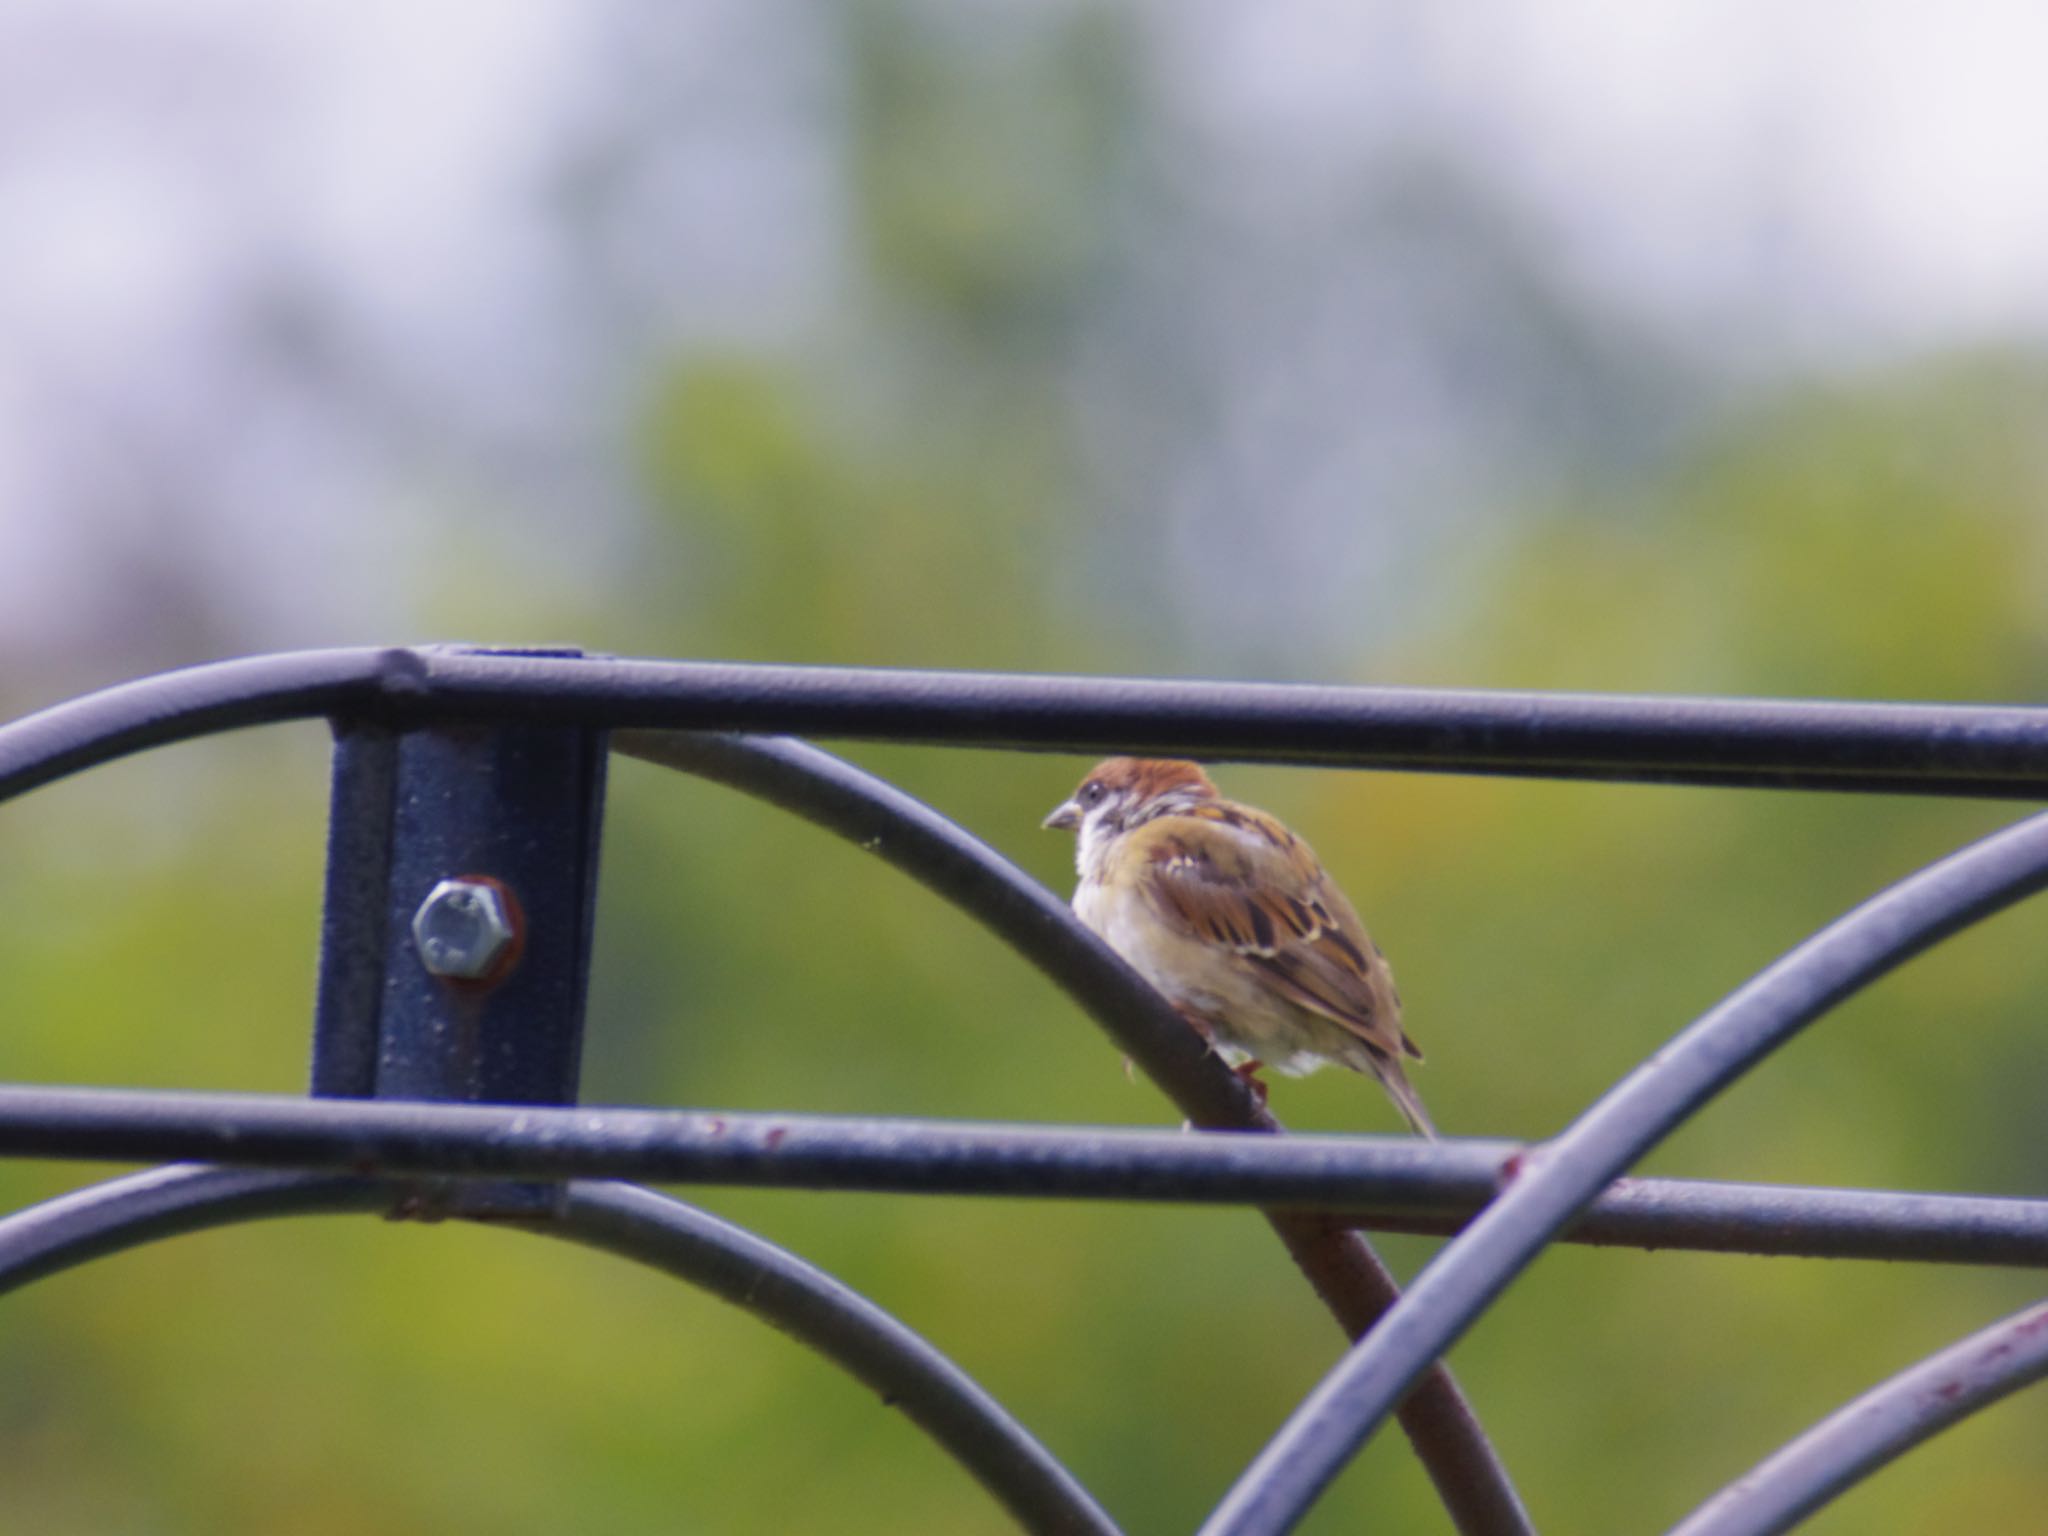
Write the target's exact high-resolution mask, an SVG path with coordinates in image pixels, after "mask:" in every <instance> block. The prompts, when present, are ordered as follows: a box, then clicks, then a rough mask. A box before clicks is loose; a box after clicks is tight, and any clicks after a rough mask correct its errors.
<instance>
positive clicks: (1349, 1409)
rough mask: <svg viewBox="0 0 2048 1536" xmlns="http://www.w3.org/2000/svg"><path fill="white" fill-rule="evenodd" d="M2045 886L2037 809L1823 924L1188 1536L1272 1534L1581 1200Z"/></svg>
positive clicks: (1624, 1084) (1526, 1197)
mask: <svg viewBox="0 0 2048 1536" xmlns="http://www.w3.org/2000/svg"><path fill="white" fill-rule="evenodd" d="M2044 885H2048V815H2043V816H2036V817H2033V818H2031V819H2029V820H2027V821H2024V822H2021V823H2019V824H2018V825H2017V826H2014V827H2009V828H2007V829H2006V830H2005V831H2003V832H1999V833H1995V834H1993V835H1992V836H1990V837H1987V838H1984V839H1983V840H1981V841H1980V842H1977V843H1974V844H1972V845H1970V846H1969V847H1967V848H1965V849H1963V850H1962V851H1961V852H1959V853H1955V854H1952V855H1950V856H1949V857H1948V858H1946V859H1943V860H1942V861H1940V862H1939V863H1936V864H1933V865H1930V866H1928V867H1927V868H1925V869H1923V870H1921V871H1919V872H1918V873H1916V874H1914V875H1912V876H1910V877H1908V878H1907V879H1905V880H1902V881H1900V882H1899V883H1898V884H1896V885H1894V886H1892V887H1891V888H1890V889H1888V890H1886V891H1883V892H1881V893H1880V894H1878V895H1877V896H1874V897H1872V898H1871V899H1870V900H1869V901H1867V902H1865V903H1864V904H1863V905H1861V906H1859V907H1857V908H1855V909H1854V910H1853V911H1851V912H1849V913H1847V914H1846V915H1845V916H1843V917H1841V918H1838V919H1837V920H1836V921H1835V922H1833V923H1832V924H1830V925H1829V926H1828V927H1826V928H1823V929H1822V930H1821V931H1820V932H1819V933H1817V934H1815V935H1814V936H1813V937H1812V938H1810V939H1808V940H1807V941H1806V942H1805V943H1803V944H1801V945H1800V946H1799V947H1798V948H1796V949H1794V950H1792V951H1791V952H1790V953H1789V954H1787V955H1785V956H1784V957H1783V958H1781V959H1780V960H1778V961H1777V962H1776V963H1775V964H1774V965H1772V966H1770V967H1769V968H1768V969H1766V970H1765V971H1763V972H1761V973H1760V974H1759V975H1757V976H1756V977H1754V978H1753V979H1752V980H1751V981H1750V982H1749V983H1748V984H1747V985H1745V986H1743V987H1742V988H1740V989H1739V990H1738V991H1736V992H1735V993H1733V994H1732V995H1731V996H1729V997H1728V998H1727V999H1725V1000H1724V1001H1723V1002H1722V1003H1720V1004H1719V1005H1718V1006H1717V1007H1715V1008H1714V1009H1712V1010H1711V1011H1709V1012H1708V1013H1707V1014H1705V1015H1704V1016H1702V1017H1701V1018H1700V1019H1699V1020H1697V1021H1696V1022H1695V1023H1693V1024H1692V1025H1691V1026H1689V1027H1688V1028H1687V1029H1686V1030H1685V1031H1684V1032H1683V1033H1681V1034H1680V1035H1679V1036H1678V1037H1677V1038H1676V1039H1674V1040H1673V1041H1672V1042H1671V1043H1670V1044H1669V1045H1667V1046H1665V1047H1664V1049H1663V1050H1661V1051H1659V1052H1658V1053H1657V1054H1656V1055H1655V1056H1653V1057H1651V1058H1650V1060H1649V1061H1647V1062H1646V1063H1644V1064H1643V1065H1642V1066H1640V1067H1638V1068H1637V1069H1636V1070H1635V1071H1634V1072H1633V1073H1631V1074H1630V1075H1629V1076H1628V1077H1626V1078H1624V1079H1623V1080H1622V1081H1621V1083H1619V1084H1618V1085H1617V1086H1616V1087H1614V1088H1613V1089H1611V1090H1610V1091H1609V1092H1608V1093H1607V1094H1606V1095H1605V1096H1604V1097H1602V1098H1601V1099H1600V1100H1599V1101H1598V1102H1597V1103H1596V1104H1594V1105H1593V1107H1592V1108H1591V1109H1589V1110H1587V1111H1586V1113H1585V1114H1583V1115H1581V1116H1580V1117H1579V1118H1578V1119H1577V1120H1576V1121H1574V1122H1573V1123H1572V1124H1571V1125H1570V1126H1569V1127H1568V1128H1567V1129H1566V1130H1565V1131H1564V1133H1563V1134H1562V1135H1560V1136H1558V1137H1557V1139H1556V1140H1554V1141H1552V1142H1550V1143H1548V1144H1546V1145H1544V1146H1542V1147H1539V1148H1536V1149H1534V1150H1532V1151H1531V1153H1530V1154H1529V1156H1528V1157H1527V1159H1526V1160H1525V1162H1524V1165H1523V1167H1522V1168H1521V1169H1520V1170H1519V1171H1518V1172H1517V1174H1516V1176H1515V1177H1514V1179H1513V1182H1511V1183H1510V1184H1509V1186H1508V1188H1507V1189H1506V1190H1505V1191H1504V1192H1503V1193H1502V1195H1501V1197H1500V1198H1499V1199H1498V1200H1496V1201H1495V1202H1494V1203H1493V1204H1492V1205H1491V1206H1489V1207H1488V1208H1487V1209H1486V1210H1485V1211H1483V1212H1482V1213H1481V1214H1480V1216H1479V1218H1478V1219H1477V1220H1476V1221H1474V1222H1473V1223H1472V1225H1471V1226H1470V1227H1469V1228H1467V1229H1466V1231H1465V1233H1464V1234H1463V1235H1462V1236H1461V1237H1458V1238H1456V1239H1455V1240H1453V1241H1452V1242H1451V1243H1450V1244H1449V1245H1447V1246H1446V1247H1445V1248H1444V1250H1443V1251H1442V1252H1441V1253H1440V1254H1439V1255H1438V1256H1437V1257H1436V1259H1435V1260H1434V1261H1433V1262H1432V1263H1431V1264H1430V1265H1429V1266H1428V1267H1427V1268H1426V1269H1424V1270H1423V1272H1422V1273H1421V1274H1420V1275H1419V1276H1417V1278H1416V1280H1415V1282H1414V1283H1413V1284H1412V1285H1411V1286H1410V1288H1409V1290H1408V1294H1407V1295H1406V1296H1404V1297H1402V1299H1401V1300H1400V1301H1399V1302H1398V1303H1396V1304H1395V1306H1394V1308H1393V1310H1392V1311H1390V1312H1389V1313H1388V1314H1387V1316H1386V1318H1385V1319H1384V1320H1383V1321H1382V1322H1381V1324H1380V1326H1379V1327H1378V1328H1376V1329H1374V1330H1373V1332H1372V1333H1371V1334H1370V1335H1369V1336H1368V1337H1367V1338H1366V1339H1365V1341H1364V1342H1363V1343H1361V1344H1360V1345H1358V1346H1357V1347H1356V1348H1354V1349H1353V1350H1352V1351H1351V1353H1350V1354H1349V1355H1348V1356H1347V1357H1346V1358H1345V1359H1344V1360H1343V1361H1342V1362H1340V1363H1339V1364H1338V1366H1337V1367H1336V1369H1335V1370H1333V1371H1332V1372H1331V1373H1330V1374H1329V1375H1328V1376H1326V1377H1325V1378H1324V1379H1323V1381H1322V1382H1321V1384H1320V1385H1318V1386H1317V1388H1316V1389H1315V1390H1314V1391H1313V1392H1311V1393H1310V1394H1309V1395H1308V1397H1307V1398H1305V1399H1304V1400H1303V1401H1302V1403H1301V1404H1300V1406H1299V1407H1297V1408H1296V1409H1295V1411H1294V1413H1293V1414H1292V1415H1291V1416H1290V1417H1289V1419H1288V1421H1287V1423H1286V1424H1285V1425H1284V1426H1282V1428H1281V1430H1280V1433H1279V1434H1278V1435H1276V1436H1275V1437H1274V1438H1273V1440H1272V1441H1271V1442H1270V1443H1269V1444H1268V1445H1267V1446H1266V1448H1265V1449H1264V1450H1263V1451H1261V1452H1260V1453H1259V1455H1258V1456H1257V1457H1256V1458H1255V1459H1254V1460H1253V1462H1252V1464H1251V1465H1250V1466H1249V1467H1248V1468H1246V1469H1245V1472H1244V1474H1243V1475H1242V1476H1241V1477H1240V1478H1239V1479H1238V1482H1237V1484H1236V1485H1235V1486H1234V1487H1233V1488H1232V1489H1231V1490H1230V1492H1229V1494H1227V1495H1226V1496H1225V1498H1224V1500H1223V1502H1222V1503H1221V1504H1219V1505H1218V1506H1217V1507H1216V1510H1215V1513H1214V1514H1212V1515H1211V1516H1210V1518H1209V1520H1208V1521H1207V1522H1206V1523H1205V1524H1204V1525H1203V1527H1202V1531H1203V1536H1280V1533H1281V1532H1284V1531H1288V1530H1291V1529H1293V1527H1294V1525H1295V1523H1296V1522H1297V1521H1298V1520H1300V1519H1301V1517H1302V1516H1303V1515H1304V1514H1305V1513H1306V1512H1307V1510H1308V1508H1309V1506H1310V1505H1311V1504H1312V1503H1314V1501H1315V1499H1316V1496H1317V1495H1318V1494H1320V1493H1321V1492H1322V1490H1323V1489H1324V1488H1326V1487H1327V1486H1328V1485H1329V1483H1330V1482H1331V1480H1332V1479H1334V1478H1335V1477H1336V1475H1337V1473H1338V1472H1339V1471H1340V1470H1341V1469H1342V1467H1343V1465H1344V1463H1345V1462H1346V1461H1347V1460H1349V1459H1350V1457H1351V1456H1352V1455H1353V1454H1354V1453H1355V1452H1356V1451H1357V1450H1358V1448H1359V1447H1360V1446H1361V1445H1363V1444H1364V1443H1365V1441H1366V1439H1367V1438H1368V1437H1369V1436H1370V1435H1371V1434H1372V1432H1373V1430H1374V1429H1375V1428H1377V1427H1378V1425H1379V1423H1380V1421H1381V1420H1382V1419H1383V1418H1384V1417H1385V1416H1386V1414H1387V1412H1388V1410H1389V1409H1390V1408H1391V1406H1392V1405H1393V1404H1394V1403H1395V1402H1396V1401H1397V1400H1398V1399H1399V1398H1400V1395H1401V1393H1402V1392H1403V1391H1404V1390H1405V1389H1406V1387H1407V1384H1408V1383H1409V1382H1410V1381H1411V1380H1413V1379H1414V1377H1415V1375H1416V1373H1417V1372H1418V1371H1420V1370H1422V1369H1424V1368H1425V1367H1426V1366H1427V1365H1428V1364H1429V1363H1430V1362H1431V1361H1433V1360H1435V1359H1437V1358H1438V1357H1439V1356H1440V1355H1441V1354H1442V1353H1443V1352H1444V1351H1445V1350H1446V1349H1448V1348H1449V1347H1450V1345H1451V1344H1452V1342H1453V1341H1455V1340H1456V1339H1457V1338H1458V1337H1459V1336H1460V1335H1461V1334H1462V1333H1464V1331H1465V1330H1466V1329H1467V1328H1469V1327H1470V1326H1471V1325H1472V1323H1473V1321H1474V1320H1475V1319H1476V1318H1477V1317H1478V1315H1479V1313H1480V1312H1481V1311H1482V1310H1483V1309H1484V1308H1485V1307H1486V1305H1487V1304H1488V1303H1489V1302H1491V1301H1492V1300H1493V1298H1494V1297H1495V1296H1497V1295H1499V1294H1500V1292H1501V1290H1502V1289H1504V1288H1505V1287H1506V1285H1507V1284H1508V1282H1509V1281H1510V1280H1512V1279H1513V1278H1514V1277H1515V1276H1516V1275H1517V1274H1519V1273H1520V1272H1521V1271H1522V1270H1523V1268H1525V1267H1526V1266H1527V1265H1528V1263H1529V1262H1530V1260H1531V1259H1533V1258H1534V1257H1535V1256H1536V1254H1537V1253H1538V1252H1539V1251H1540V1250H1541V1249H1542V1247H1543V1245H1544V1244H1545V1243H1547V1242H1548V1241H1549V1240H1550V1239H1551V1237H1553V1236H1554V1235H1555V1234H1556V1233H1557V1232H1558V1231H1559V1230H1560V1229H1561V1228H1562V1227H1563V1226H1564V1225H1565V1224H1566V1223H1567V1222H1568V1221H1569V1220H1570V1219H1571V1218H1572V1216H1573V1215H1574V1214H1575V1213H1576V1212H1578V1211H1579V1210H1581V1209H1582V1208H1583V1207H1584V1206H1585V1205H1586V1204H1587V1202H1588V1201H1590V1200H1591V1199H1592V1198H1593V1196H1594V1194H1595V1193H1596V1192H1597V1191H1598V1190H1600V1189H1601V1188H1602V1187H1604V1186H1605V1185H1606V1184H1607V1183H1608V1182H1609V1181H1611V1180H1612V1179H1613V1178H1614V1177H1615V1176H1616V1175H1617V1174H1619V1173H1620V1172H1621V1171H1622V1170H1623V1169H1625V1168H1627V1167H1628V1166H1629V1164H1631V1163H1632V1162H1634V1161H1635V1160H1636V1159H1637V1158H1638V1157H1640V1156H1642V1154H1643V1153H1644V1152H1646V1151H1647V1150H1649V1149H1650V1148H1651V1147H1653V1146H1655V1145H1656V1144H1657V1142H1658V1141H1660V1140H1662V1139H1663V1137H1664V1136H1665V1135H1666V1134H1668V1133H1669V1132H1670V1130H1671V1129H1672V1127H1674V1126H1675V1125H1677V1124H1678V1123H1679V1122H1680V1121H1681V1120H1683V1119H1684V1118H1685V1117H1686V1116H1687V1115H1689V1114H1691V1113H1692V1112H1693V1111H1694V1110H1695V1109H1697V1108H1698V1107H1699V1106H1700V1105H1702V1104H1704V1103H1705V1102H1706V1101H1707V1100H1708V1099H1710V1098H1712V1097H1713V1095H1714V1094H1715V1093H1717V1092H1719V1091H1720V1089H1722V1088H1724V1087H1726V1086H1727V1085H1728V1084H1729V1083H1731V1082H1733V1081H1734V1080H1735V1079H1736V1078H1737V1077H1738V1076H1740V1075H1741V1074H1742V1073H1743V1072H1744V1071H1745V1070H1746V1069H1747V1068H1749V1067H1750V1066H1752V1065H1753V1064H1754V1063H1756V1062H1757V1061H1759V1060H1760V1059H1762V1057H1763V1056H1765V1055H1766V1054H1767V1053H1768V1052H1770V1051H1771V1050H1772V1049H1774V1048H1775V1047H1776V1046H1778V1045H1779V1044H1781V1043H1783V1042H1784V1041H1785V1040H1786V1039H1788V1038H1790V1037H1791V1036H1792V1035H1793V1034H1794V1033H1796V1032H1797V1031H1798V1030H1799V1029H1800V1028H1801V1027H1803V1026H1804V1025H1806V1024H1808V1023H1810V1022H1812V1021H1813V1020H1814V1019H1816V1018H1818V1017H1819V1016H1820V1015H1821V1014H1823V1013H1825V1012H1826V1011H1827V1010H1828V1009H1829V1008H1831V1007H1833V1006H1834V1005H1835V1004H1836V1003H1839V1002H1841V1001H1842V1000H1843V999H1844V998H1846V997H1848V996H1850V995H1851V994H1852V993H1854V992H1856V991H1857V990H1858V989H1860V988H1862V987H1863V986H1865V985H1867V984H1868V983H1870V982H1872V981H1874V980H1876V979H1877V978H1878V977H1879V976H1882V975H1883V974H1885V972H1887V971H1889V970H1891V969H1892V968H1893V967H1895V966H1897V965H1900V964H1902V963H1903V962H1904V961H1906V960H1908V959H1910V958H1911V957H1912V956H1913V955H1916V954H1918V953H1919V952H1920V951H1921V950H1923V949H1926V948H1927V947H1928V946H1929V945H1932V944H1935V943H1937V942H1939V941H1940V940H1941V939H1943V938H1946V937H1947V936H1948V935H1949V934H1952V933H1954V932H1956V931H1957V930H1959V929H1961V928H1964V927H1967V926H1968V925H1969V924H1971V923H1974V922H1976V921H1978V920H1979V919H1981V918H1984V917H1988V916H1990V915H1991V914H1992V913H1993V912H1996V911H1998V910H2000V909H2001V908H2003V907H2006V906H2009V905H2011V904H2012V903H2013V902H2016V901H2018V900H2020V899H2021V898H2023V897H2025V896H2028V895H2031V894H2032V893H2034V892H2035V891H2038V890H2040V889H2041V888H2042V887H2043V886H2044Z"/></svg>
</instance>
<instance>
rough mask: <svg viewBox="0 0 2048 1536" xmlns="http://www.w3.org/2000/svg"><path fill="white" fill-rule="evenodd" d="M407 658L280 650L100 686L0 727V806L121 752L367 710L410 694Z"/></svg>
mask: <svg viewBox="0 0 2048 1536" xmlns="http://www.w3.org/2000/svg"><path fill="white" fill-rule="evenodd" d="M419 671H420V668H419V665H418V659H417V653H415V652H412V651H406V650H375V649H368V648H358V649H348V650H333V651H287V652H284V653H283V654H281V655H276V656H251V657H246V658H243V659H241V660H238V661H217V662H212V663H210V664H208V665H206V666H203V667H188V668H185V669H184V670H182V671H178V672H165V673H161V674H159V675H158V676H156V677H145V678H142V679H140V680H139V681H137V682H132V683H123V684H121V685H120V686H119V687H115V688H106V689H102V690H101V691H100V692H98V693H89V694H86V695H85V696H84V697H83V698H77V699H72V700H70V701H69V702H67V703H63V704H57V705H53V706H51V707H50V708H49V709H45V710H42V711H40V712H39V713H36V714H33V715H27V716H24V717H23V718H22V719H19V720H16V721H14V722H12V723H11V724H8V725H5V726H0V801H4V800H7V799H10V798H11V797H13V796H15V795H19V794H22V793H25V792H26V791H28V790H31V789H34V788H35V787H36V786H37V785H39V784H47V783H49V782H50V781H51V780H52V779H60V778H63V777H64V776H65V775H66V774H71V773H76V772H78V771H79V770H80V769H82V768H90V767H93V766H95V765H97V764H99V763H107V762H112V761H113V760H114V759H115V758H118V757H125V756H127V755H128V754H129V753H131V752H140V751H142V750H144V749H145V748H148V747H158V746H163V745H165V744H166V743H168V742H174V741H189V740H191V739H192V738H193V737H196V736H207V735H211V734H212V733H214V732H216V731H225V730H232V729H234V728H236V727H238V726H245V725H263V724H267V723H269V722H272V721H277V720H304V719H308V718H311V717H314V716H319V715H332V714H337V713H341V712H345V711H350V710H357V709H365V710H367V709H374V708H377V707H379V706H380V705H381V703H382V701H383V700H384V699H386V698H388V697H399V696H403V695H404V694H406V693H407V692H409V691H410V687H409V684H408V679H409V678H413V677H416V676H417V675H418V674H419Z"/></svg>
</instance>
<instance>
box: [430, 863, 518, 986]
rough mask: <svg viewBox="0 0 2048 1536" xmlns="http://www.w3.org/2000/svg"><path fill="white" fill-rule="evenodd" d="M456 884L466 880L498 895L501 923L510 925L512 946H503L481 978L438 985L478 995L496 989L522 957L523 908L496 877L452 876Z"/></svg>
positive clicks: (443, 981) (449, 979)
mask: <svg viewBox="0 0 2048 1536" xmlns="http://www.w3.org/2000/svg"><path fill="white" fill-rule="evenodd" d="M453 878H455V879H457V880H467V881H469V882H470V883H471V884H474V885H487V886H489V887H490V888H491V889H492V890H494V891H496V892H497V893H498V898H499V900H501V901H503V902H504V903H505V920H506V921H507V922H508V923H510V924H511V925H512V942H511V943H510V944H507V945H506V946H505V952H504V953H503V954H501V955H499V956H498V958H497V959H495V960H493V961H492V962H491V968H490V969H489V970H488V971H486V972H484V974H483V975H481V976H473V977H465V976H444V977H441V978H439V979H440V982H441V985H442V986H444V987H447V988H449V989H450V990H451V991H454V992H467V993H474V994H481V993H484V992H488V991H490V990H491V989H492V988H494V987H496V986H498V985H499V984H500V983H501V982H503V981H504V979H505V978H506V977H507V976H510V975H511V974H512V971H513V969H514V968H515V967H516V966H517V965H518V964H519V962H520V961H521V960H522V959H524V958H525V956H526V908H524V907H522V906H521V905H520V904H519V894H518V892H516V891H514V890H513V889H512V887H511V886H509V885H507V884H506V883H505V882H504V881H502V880H500V879H499V878H498V877H497V876H496V875H456V876H454V877H453Z"/></svg>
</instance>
